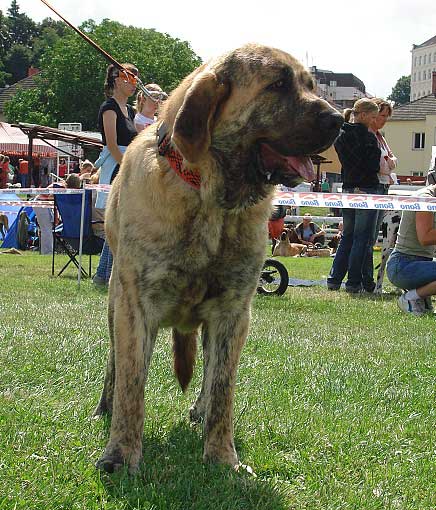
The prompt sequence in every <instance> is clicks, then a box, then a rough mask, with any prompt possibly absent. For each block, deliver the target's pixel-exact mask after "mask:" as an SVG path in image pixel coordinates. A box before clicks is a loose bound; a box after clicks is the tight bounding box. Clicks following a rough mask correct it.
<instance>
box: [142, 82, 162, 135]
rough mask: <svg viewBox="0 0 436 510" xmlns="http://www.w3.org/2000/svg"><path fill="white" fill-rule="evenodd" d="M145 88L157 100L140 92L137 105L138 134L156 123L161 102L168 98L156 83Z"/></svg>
mask: <svg viewBox="0 0 436 510" xmlns="http://www.w3.org/2000/svg"><path fill="white" fill-rule="evenodd" d="M145 88H146V89H147V90H149V91H150V93H151V95H152V96H153V97H154V99H155V100H153V99H151V98H150V97H146V96H144V93H143V92H142V91H141V90H140V91H139V92H138V95H137V96H136V104H135V107H136V115H135V128H136V131H138V133H139V132H140V131H142V130H143V129H145V128H146V127H147V126H150V124H153V123H154V122H155V116H156V113H157V109H158V106H159V102H160V100H161V99H162V98H163V97H165V96H166V94H165V93H164V92H163V91H162V89H161V88H160V87H159V85H156V83H149V84H148V85H146V86H145Z"/></svg>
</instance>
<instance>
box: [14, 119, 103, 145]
mask: <svg viewBox="0 0 436 510" xmlns="http://www.w3.org/2000/svg"><path fill="white" fill-rule="evenodd" d="M12 126H13V127H16V128H19V129H20V130H21V131H22V132H23V133H24V134H26V135H27V136H28V137H29V136H31V137H32V138H34V139H38V140H43V141H47V140H58V141H62V142H67V143H70V144H73V145H80V146H81V147H83V148H88V149H92V148H94V149H101V148H102V147H103V143H102V141H101V134H100V133H91V132H89V131H65V130H63V129H56V128H52V127H49V126H39V125H38V124H27V123H26V122H19V123H18V124H12ZM48 144H49V145H50V142H48Z"/></svg>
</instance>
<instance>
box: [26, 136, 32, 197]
mask: <svg viewBox="0 0 436 510" xmlns="http://www.w3.org/2000/svg"><path fill="white" fill-rule="evenodd" d="M27 159H28V161H29V166H28V168H29V171H28V174H27V187H28V188H31V187H32V175H33V133H32V132H29V145H28V149H27Z"/></svg>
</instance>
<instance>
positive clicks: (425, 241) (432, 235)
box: [386, 185, 436, 315]
mask: <svg viewBox="0 0 436 510" xmlns="http://www.w3.org/2000/svg"><path fill="white" fill-rule="evenodd" d="M414 195H415V196H420V197H430V198H436V185H430V186H427V187H425V188H423V189H420V190H418V191H417V192H415V193H414ZM435 245H436V223H435V213H433V212H427V211H417V212H414V211H403V214H402V216H401V222H400V227H399V230H398V236H397V241H396V243H395V248H394V250H393V252H392V253H391V255H390V257H389V259H388V262H387V265H386V274H387V276H388V278H389V280H390V281H391V283H392V284H393V285H395V286H396V287H398V288H400V289H403V290H405V292H404V294H402V295H401V296H400V298H399V299H398V306H399V307H400V309H401V310H402V311H403V312H406V313H411V314H413V315H423V314H425V313H432V312H433V307H432V304H431V296H434V295H435V294H436V262H433V254H434V250H435Z"/></svg>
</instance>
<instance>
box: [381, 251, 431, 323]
mask: <svg viewBox="0 0 436 510" xmlns="http://www.w3.org/2000/svg"><path fill="white" fill-rule="evenodd" d="M386 274H387V275H388V278H389V280H390V281H391V283H392V284H393V285H395V286H396V287H398V288H400V289H408V290H407V292H405V293H404V294H402V295H401V296H400V298H399V300H398V306H399V307H400V309H401V310H403V311H404V312H407V313H412V314H414V315H423V314H424V313H429V312H432V311H433V307H432V304H431V297H430V296H433V295H435V294H436V262H433V261H432V259H429V258H426V257H415V256H412V255H405V254H403V253H400V252H396V251H394V252H393V253H392V255H391V256H390V257H389V260H388V263H387V265H386Z"/></svg>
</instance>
